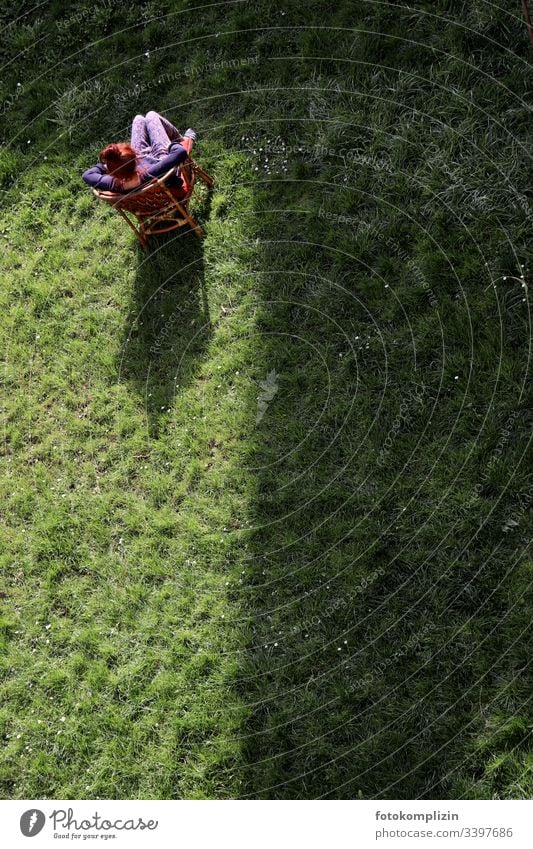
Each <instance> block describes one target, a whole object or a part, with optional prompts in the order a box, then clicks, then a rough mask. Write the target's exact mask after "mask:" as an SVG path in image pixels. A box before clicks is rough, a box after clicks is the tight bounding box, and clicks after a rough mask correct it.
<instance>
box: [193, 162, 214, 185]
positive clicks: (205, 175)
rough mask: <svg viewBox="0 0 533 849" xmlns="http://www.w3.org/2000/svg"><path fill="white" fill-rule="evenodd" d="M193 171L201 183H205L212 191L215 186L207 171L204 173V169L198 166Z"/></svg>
mask: <svg viewBox="0 0 533 849" xmlns="http://www.w3.org/2000/svg"><path fill="white" fill-rule="evenodd" d="M195 171H196V175H197V176H198V177H199V178H200V180H202V182H203V183H205V184H206V186H208V187H209V188H210V189H212V188H213V186H214V185H215V181H214V179H213V178H212V177H210V176H209V174H208V173H207V171H204V169H203V168H200V166H199V165H197V166H196V168H195Z"/></svg>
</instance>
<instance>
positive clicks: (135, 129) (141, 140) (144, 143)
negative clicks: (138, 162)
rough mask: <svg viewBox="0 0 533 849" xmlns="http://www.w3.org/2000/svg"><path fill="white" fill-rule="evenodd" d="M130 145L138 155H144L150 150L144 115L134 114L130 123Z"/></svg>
mask: <svg viewBox="0 0 533 849" xmlns="http://www.w3.org/2000/svg"><path fill="white" fill-rule="evenodd" d="M131 146H132V147H133V148H134V150H136V151H137V153H138V154H139V155H140V156H144V155H145V154H146V153H148V152H149V150H150V137H149V136H148V130H147V127H146V118H145V117H144V115H136V116H135V118H134V119H133V123H132V125H131Z"/></svg>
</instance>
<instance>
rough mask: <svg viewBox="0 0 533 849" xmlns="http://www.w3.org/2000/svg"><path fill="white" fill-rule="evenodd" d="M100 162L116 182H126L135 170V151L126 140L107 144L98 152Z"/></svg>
mask: <svg viewBox="0 0 533 849" xmlns="http://www.w3.org/2000/svg"><path fill="white" fill-rule="evenodd" d="M100 162H101V163H102V164H103V165H105V166H106V168H107V172H108V174H110V175H111V176H112V177H113V178H114V179H115V180H116V181H117V182H118V183H126V182H127V181H128V180H131V178H132V177H133V176H134V174H135V172H136V171H137V152H136V151H135V149H134V148H133V147H132V146H131V144H128V143H127V142H119V144H108V145H107V147H104V149H103V151H102V152H101V154H100Z"/></svg>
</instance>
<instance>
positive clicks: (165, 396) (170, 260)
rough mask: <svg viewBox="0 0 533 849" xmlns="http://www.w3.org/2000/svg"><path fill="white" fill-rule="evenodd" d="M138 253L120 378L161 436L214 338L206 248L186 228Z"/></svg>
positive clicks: (149, 426) (150, 427)
mask: <svg viewBox="0 0 533 849" xmlns="http://www.w3.org/2000/svg"><path fill="white" fill-rule="evenodd" d="M138 255H139V266H138V269H137V273H136V278H135V284H134V287H133V291H132V303H131V308H130V311H129V315H128V318H127V320H126V325H125V334H124V342H123V345H122V347H121V353H120V362H119V369H118V370H119V380H129V381H131V382H132V383H133V384H134V385H135V387H136V390H137V392H138V393H139V395H140V396H141V397H143V398H144V403H145V410H146V418H147V429H148V435H149V436H150V437H157V436H158V434H159V432H160V429H161V426H162V425H163V423H164V421H165V420H166V419H167V416H168V413H169V411H170V409H171V406H172V401H173V398H174V396H175V395H176V394H177V393H179V392H180V391H181V390H183V388H184V387H185V386H186V385H187V384H188V383H190V381H191V380H192V379H193V378H194V375H195V373H196V370H197V366H198V359H199V357H200V355H201V353H202V351H203V350H204V349H205V347H206V344H207V342H208V339H209V337H210V336H211V321H210V317H209V308H208V302H207V295H206V289H205V275H204V258H203V244H202V240H201V239H198V238H196V237H195V235H194V234H193V233H192V232H191V231H190V230H189V229H188V228H187V229H186V230H185V229H184V230H179V231H174V232H172V233H167V234H163V235H161V236H158V237H157V239H152V241H151V243H150V245H149V248H148V251H147V252H146V253H144V252H143V251H142V250H141V249H139V254H138Z"/></svg>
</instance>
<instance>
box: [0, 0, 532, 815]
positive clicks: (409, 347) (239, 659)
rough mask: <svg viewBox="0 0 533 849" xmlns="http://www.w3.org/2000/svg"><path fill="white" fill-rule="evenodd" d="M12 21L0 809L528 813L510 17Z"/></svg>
mask: <svg viewBox="0 0 533 849" xmlns="http://www.w3.org/2000/svg"><path fill="white" fill-rule="evenodd" d="M515 6H516V8H515ZM1 14H2V32H3V40H2V48H1V59H2V63H3V65H5V66H6V68H5V70H4V72H3V75H2V80H1V83H0V85H1V86H2V89H1V90H0V93H1V96H0V105H1V107H0V112H1V114H2V119H3V120H2V126H3V131H2V132H3V137H2V139H3V141H2V147H1V151H0V188H1V190H2V206H1V210H0V238H1V239H2V243H3V244H2V260H1V268H2V272H1V273H2V285H1V288H0V297H1V311H0V316H1V323H2V329H3V333H4V339H5V342H4V344H3V351H4V354H5V357H4V359H5V362H4V369H3V375H2V380H3V389H4V393H3V394H4V428H3V463H4V475H3V476H2V482H1V486H2V493H1V497H2V510H1V513H0V523H1V524H0V528H1V531H0V532H1V540H2V545H1V549H0V550H1V562H2V582H3V587H2V591H1V598H2V605H3V608H4V612H3V615H2V619H1V627H0V631H1V640H2V643H1V644H2V654H1V657H2V661H1V672H2V706H1V708H0V725H1V728H0V734H1V735H2V754H1V758H0V784H1V791H0V792H1V794H2V797H3V798H15V799H16V798H43V797H44V798H89V799H91V798H132V799H135V798H237V797H239V798H240V797H244V798H250V797H261V798H317V797H329V798H354V797H355V798H357V797H359V798H379V797H381V798H418V797H422V798H448V799H449V798H481V799H486V798H524V797H529V796H530V795H531V792H532V785H531V755H530V753H529V749H528V741H529V734H530V731H531V724H530V709H529V708H530V703H529V702H528V698H529V688H528V683H527V674H526V673H527V667H528V663H529V654H530V652H529V651H528V638H529V630H528V629H529V627H530V623H531V606H530V605H531V596H530V582H531V560H530V559H529V558H528V534H527V517H528V510H529V507H530V504H531V488H530V486H531V484H530V479H528V476H527V466H526V463H525V456H526V455H525V451H526V449H527V447H528V444H529V432H530V430H529V428H530V419H528V413H527V410H528V406H527V396H526V385H527V382H526V381H527V375H528V367H529V354H530V347H529V345H530V323H529V321H530V317H529V301H528V289H527V284H528V283H529V282H530V267H531V266H530V264H531V255H530V254H531V247H530V241H531V239H530V229H529V227H528V215H530V206H529V203H530V200H529V197H528V189H529V186H530V182H531V179H530V178H531V171H530V160H529V158H528V155H527V147H526V140H527V131H528V126H529V120H530V115H529V107H528V105H527V102H526V98H527V83H528V76H529V73H530V66H529V62H530V60H531V52H530V50H531V48H530V47H529V44H528V41H527V36H526V32H525V29H524V26H523V24H522V22H521V18H520V4H519V3H516V4H514V6H513V4H510V5H508V6H505V7H504V5H503V4H501V3H489V2H484V0H483V2H482V0H476V2H473V3H459V2H444V1H443V0H441V1H440V2H433V3H416V4H413V6H412V7H411V8H410V7H409V6H408V4H406V3H399V4H397V5H394V6H391V5H390V4H387V3H381V2H367V0H354V2H350V3H348V2H346V3H341V4H338V5H337V7H335V8H332V9H330V10H329V14H328V19H327V20H325V19H324V14H323V3H319V2H315V0H311V2H309V3H307V4H306V5H305V6H304V5H303V4H299V3H293V2H290V0H288V2H286V3H283V4H282V7H277V6H273V5H272V4H271V3H266V2H263V0H257V2H255V3H253V4H251V3H247V2H241V3H229V4H225V5H209V6H206V7H202V8H201V9H199V10H197V11H195V8H194V4H192V3H189V2H180V3H169V2H166V0H153V2H148V3H142V4H139V5H135V6H134V7H131V4H129V5H128V4H124V5H123V6H121V5H120V4H118V5H117V4H109V3H105V2H98V0H97V1H96V2H95V3H93V4H85V3H76V4H73V5H71V6H70V7H69V8H68V9H65V7H64V4H62V3H58V2H50V3H45V4H42V5H41V6H39V7H38V8H37V10H36V12H35V13H34V15H33V16H32V15H31V14H28V13H26V11H25V7H24V4H23V3H21V2H10V3H9V4H6V3H3V4H2V7H1ZM151 108H156V109H158V110H159V111H161V112H163V113H168V115H169V116H170V117H171V118H173V119H175V121H176V122H177V124H178V126H180V127H181V129H182V130H183V129H185V128H186V127H187V126H193V127H194V128H195V129H196V130H197V131H198V135H199V143H198V145H197V148H196V150H197V158H198V159H199V161H201V163H202V165H204V167H206V169H207V170H208V171H210V172H211V173H213V174H214V176H215V178H216V181H217V183H216V189H215V191H214V194H213V196H212V197H209V196H208V195H207V194H205V193H200V194H199V196H198V198H197V200H196V211H197V213H198V215H199V217H200V219H201V220H202V221H203V222H205V226H206V229H207V231H208V236H207V239H206V240H205V242H203V243H200V242H199V241H197V240H196V239H194V237H193V236H192V235H191V234H183V233H180V234H179V235H178V236H175V235H173V234H170V235H169V236H167V237H161V238H160V239H158V240H157V241H156V242H154V244H153V246H152V248H151V250H150V252H149V253H148V254H147V255H144V254H143V253H142V252H140V251H139V249H138V247H137V245H136V244H135V242H134V237H133V235H132V234H131V232H129V231H128V230H127V228H126V227H125V226H124V225H123V224H122V222H121V221H120V220H119V219H118V216H114V215H113V214H112V212H111V211H110V210H109V209H107V208H102V207H103V205H102V207H100V206H98V204H97V203H96V202H95V201H94V199H93V198H92V196H91V194H90V192H89V191H88V190H86V188H85V187H84V186H83V184H82V183H81V181H80V173H81V171H82V170H84V168H86V167H88V165H90V164H92V163H93V162H94V161H96V157H97V154H98V151H99V149H100V147H101V146H102V145H103V144H104V143H105V142H107V141H109V140H113V139H120V138H122V137H126V136H127V134H128V127H129V122H130V120H131V118H132V116H133V115H134V114H135V113H137V112H146V111H148V110H149V109H151ZM267 151H268V152H267ZM524 284H525V286H524Z"/></svg>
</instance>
